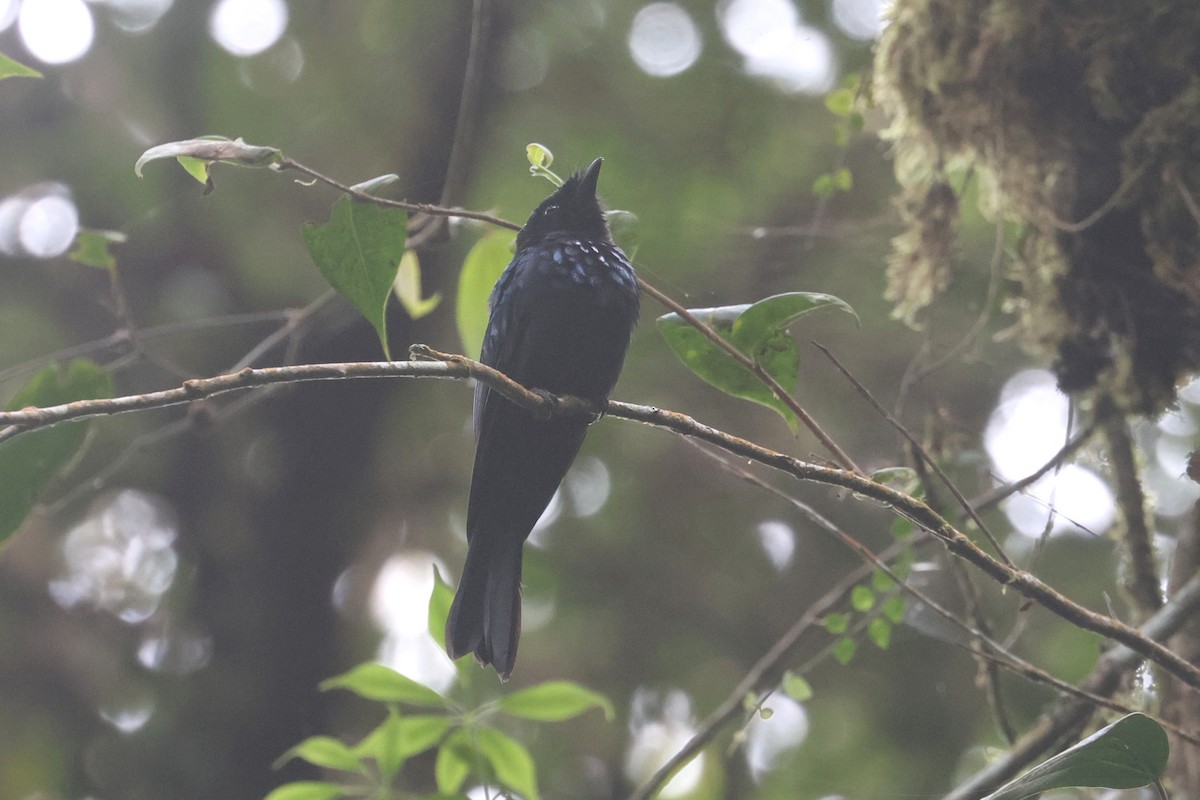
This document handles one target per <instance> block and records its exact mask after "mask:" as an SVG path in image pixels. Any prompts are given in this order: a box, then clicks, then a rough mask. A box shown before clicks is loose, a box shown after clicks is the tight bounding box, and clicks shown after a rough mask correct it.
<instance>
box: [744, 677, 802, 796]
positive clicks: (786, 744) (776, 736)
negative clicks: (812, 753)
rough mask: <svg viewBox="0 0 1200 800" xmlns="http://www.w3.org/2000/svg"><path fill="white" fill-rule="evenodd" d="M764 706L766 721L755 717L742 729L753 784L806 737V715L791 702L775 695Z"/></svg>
mask: <svg viewBox="0 0 1200 800" xmlns="http://www.w3.org/2000/svg"><path fill="white" fill-rule="evenodd" d="M766 707H767V708H770V709H771V718H770V719H763V718H762V716H761V715H758V714H755V715H754V719H752V720H750V724H749V725H747V726H746V765H747V766H748V767H750V774H751V775H752V776H753V777H754V780H755V782H761V781H762V779H763V776H764V775H766V774H767V773H768V772H770V771H771V770H772V769H773V768H775V767H776V766H777V765H778V764H779V759H780V758H782V757H783V756H784V755H785V754H787V753H788V752H789V751H791V750H794V749H796V748H797V747H799V746H800V744H801V743H802V742H803V741H804V739H805V737H807V736H808V714H806V713H805V712H804V708H803V707H802V706H801V705H800V704H799V703H797V702H796V701H795V700H793V699H791V698H790V697H787V696H785V695H783V694H781V693H776V694H775V695H773V696H772V697H771V698H770V699H769V700H768V701H767V703H766Z"/></svg>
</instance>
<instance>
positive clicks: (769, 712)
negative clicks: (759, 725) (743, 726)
mask: <svg viewBox="0 0 1200 800" xmlns="http://www.w3.org/2000/svg"><path fill="white" fill-rule="evenodd" d="M758 715H759V716H760V717H762V718H763V719H765V720H766V719H770V718H771V717H773V716H775V709H773V708H768V707H767V706H763V707H762V708H760V709H759V710H758Z"/></svg>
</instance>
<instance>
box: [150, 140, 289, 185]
mask: <svg viewBox="0 0 1200 800" xmlns="http://www.w3.org/2000/svg"><path fill="white" fill-rule="evenodd" d="M163 158H174V159H177V160H179V162H180V164H183V166H184V169H187V171H188V174H190V175H191V176H192V177H194V178H196V180H198V181H200V182H201V183H207V182H208V167H209V166H211V165H212V164H215V163H217V162H218V161H219V162H221V163H222V164H233V165H234V166H238V167H256V168H261V167H270V166H273V165H274V164H277V163H279V160H280V159H281V158H283V153H282V152H281V151H280V150H279V148H277V147H260V146H258V145H253V144H246V143H245V142H244V141H242V140H241V139H226V138H225V137H224V136H201V137H200V138H198V139H185V140H183V141H179V142H167V143H166V144H160V145H157V146H156V147H151V148H150V149H149V150H147V151H146V152H144V153H142V155H141V158H139V159H138V160H137V163H135V164H134V165H133V172H134V174H135V175H137V176H138V177H139V178H140V177H142V167H143V166H145V165H146V164H148V163H149V162H151V161H157V160H159V159H163ZM185 158H186V159H191V160H193V161H200V162H202V163H203V164H204V170H203V177H201V175H200V174H198V172H197V171H196V170H195V167H194V165H191V164H190V163H189V164H184V162H183V160H182V159H185Z"/></svg>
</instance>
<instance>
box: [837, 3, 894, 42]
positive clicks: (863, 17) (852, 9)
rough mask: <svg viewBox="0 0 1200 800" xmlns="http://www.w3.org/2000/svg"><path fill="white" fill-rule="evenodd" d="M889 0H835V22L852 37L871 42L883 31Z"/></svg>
mask: <svg viewBox="0 0 1200 800" xmlns="http://www.w3.org/2000/svg"><path fill="white" fill-rule="evenodd" d="M890 5H891V3H890V2H889V0H833V22H834V24H835V25H837V26H838V28H840V29H841V31H842V32H843V33H845V34H846V35H847V36H849V37H850V38H851V39H858V40H859V41H863V42H869V41H871V40H872V39H878V38H879V34H881V33H883V29H884V24H885V14H886V13H887V10H888V7H889V6H890Z"/></svg>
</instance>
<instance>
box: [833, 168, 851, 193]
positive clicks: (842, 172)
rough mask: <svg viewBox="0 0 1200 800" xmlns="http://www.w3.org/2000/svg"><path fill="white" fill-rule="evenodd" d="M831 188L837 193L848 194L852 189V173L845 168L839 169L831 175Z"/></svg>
mask: <svg viewBox="0 0 1200 800" xmlns="http://www.w3.org/2000/svg"><path fill="white" fill-rule="evenodd" d="M833 187H834V188H835V189H837V190H838V191H839V192H848V191H850V190H851V189H853V188H854V173H853V172H851V171H850V170H849V168H847V167H841V168H840V169H838V170H837V171H836V172H834V173H833Z"/></svg>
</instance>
